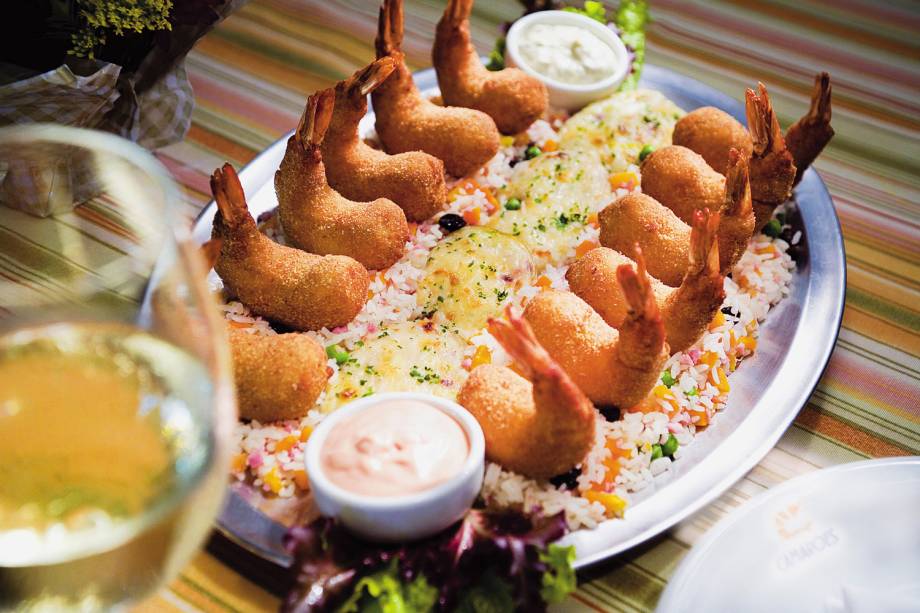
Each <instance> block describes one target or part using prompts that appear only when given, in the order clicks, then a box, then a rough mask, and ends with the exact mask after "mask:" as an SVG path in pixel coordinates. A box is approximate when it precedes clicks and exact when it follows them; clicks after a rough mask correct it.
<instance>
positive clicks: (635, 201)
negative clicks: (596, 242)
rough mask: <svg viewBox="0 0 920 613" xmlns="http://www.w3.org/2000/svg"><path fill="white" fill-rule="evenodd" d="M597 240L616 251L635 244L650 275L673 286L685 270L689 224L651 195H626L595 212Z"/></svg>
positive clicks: (625, 249) (624, 249) (680, 278)
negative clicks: (598, 232) (596, 217)
mask: <svg viewBox="0 0 920 613" xmlns="http://www.w3.org/2000/svg"><path fill="white" fill-rule="evenodd" d="M598 223H599V224H600V243H601V245H603V246H604V247H609V248H610V249H614V250H616V251H628V250H629V249H630V248H631V245H634V244H638V245H639V247H641V248H642V253H644V254H645V257H646V259H647V261H648V270H649V272H650V273H651V274H652V276H653V277H655V278H656V279H658V280H659V281H661V282H662V283H664V284H666V285H670V286H672V287H677V286H678V285H680V282H681V281H682V280H683V278H684V274H685V273H686V272H687V260H688V256H687V252H688V251H689V250H690V226H688V225H687V224H685V223H684V222H683V221H681V220H680V218H679V217H678V216H677V215H675V214H674V212H673V211H671V209H669V208H668V207H666V206H664V205H663V204H661V203H660V202H658V201H657V200H655V199H654V198H652V197H651V196H649V195H647V194H642V193H638V192H633V193H630V194H626V195H625V196H623V197H622V198H620V199H619V200H617V201H616V202H614V203H613V204H610V205H609V206H607V207H606V208H604V209H603V210H602V211H601V212H600V213H599V214H598Z"/></svg>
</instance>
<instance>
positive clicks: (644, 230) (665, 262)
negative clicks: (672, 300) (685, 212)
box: [598, 149, 754, 287]
mask: <svg viewBox="0 0 920 613" xmlns="http://www.w3.org/2000/svg"><path fill="white" fill-rule="evenodd" d="M721 216H722V221H721V223H720V224H719V233H718V240H719V268H720V270H721V271H722V274H728V273H729V272H730V271H731V269H732V268H733V267H734V266H735V264H737V263H738V260H739V259H740V258H741V256H742V255H743V254H744V251H745V249H747V245H748V242H749V241H750V240H751V236H752V234H753V232H754V210H753V208H752V204H751V187H750V181H749V177H748V163H747V156H745V155H743V154H742V153H739V152H738V150H737V149H732V150H731V154H730V156H729V165H728V176H727V177H726V180H725V191H724V194H723V204H722V206H721ZM598 222H599V224H600V243H601V245H603V246H604V247H609V248H611V249H614V250H616V251H619V252H621V253H625V252H628V251H630V250H631V249H632V246H633V245H634V244H638V245H639V247H640V248H641V249H642V253H643V254H645V261H646V263H647V265H648V271H649V273H650V274H651V275H652V276H653V277H655V278H656V279H658V280H659V281H661V282H662V283H664V284H665V285H670V286H671V287H677V286H679V285H680V284H681V282H682V281H683V279H684V276H685V275H686V273H687V267H688V264H689V250H690V242H691V235H692V228H691V226H689V225H687V224H685V223H684V222H683V221H681V220H680V218H678V217H677V215H675V214H674V213H673V212H672V211H671V210H670V209H669V208H667V207H666V206H664V205H663V204H661V203H660V202H658V201H657V200H655V199H654V198H652V197H650V196H648V195H646V194H641V193H632V194H627V195H625V196H623V197H622V198H620V199H619V200H617V201H616V202H614V203H613V204H611V205H609V206H608V207H606V208H605V209H603V210H602V211H601V212H600V214H599V215H598Z"/></svg>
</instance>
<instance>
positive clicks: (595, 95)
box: [505, 11, 629, 111]
mask: <svg viewBox="0 0 920 613" xmlns="http://www.w3.org/2000/svg"><path fill="white" fill-rule="evenodd" d="M535 24H548V25H567V26H577V27H579V28H584V29H586V30H587V31H589V32H591V33H592V34H594V35H595V36H597V37H598V38H599V39H600V40H601V42H603V43H604V44H606V45H607V46H608V47H610V49H611V50H612V51H613V54H614V56H615V57H616V66H615V67H614V71H613V74H612V75H610V76H609V77H607V78H605V79H603V80H601V81H597V82H596V83H587V84H582V85H573V84H571V83H563V82H561V81H557V80H555V79H553V78H551V77H548V76H546V75H544V74H542V73H539V72H537V71H536V70H534V69H533V68H532V67H530V66H529V65H528V64H527V61H526V60H524V59H523V58H522V57H521V53H520V44H521V35H522V34H523V33H524V32H525V31H526V30H527V28H530V27H531V26H533V25H535ZM505 63H506V65H508V66H516V67H517V68H520V69H521V70H523V71H524V72H526V73H527V74H529V75H531V76H534V77H536V78H538V79H540V80H541V81H543V83H544V84H545V85H546V89H547V91H548V92H549V103H550V106H553V107H556V108H561V109H565V110H568V111H577V110H578V109H580V108H582V107H583V106H585V105H586V104H589V103H591V102H594V101H595V100H600V99H601V98H605V97H607V96H609V95H611V94H612V93H614V92H615V91H616V90H617V87H619V86H620V83H622V82H623V79H625V78H626V75H627V74H628V73H629V52H628V51H627V50H626V45H624V44H623V41H621V40H620V37H619V36H617V35H616V33H615V32H614V31H613V30H611V29H610V28H608V27H607V26H605V25H604V24H602V23H600V22H598V21H595V20H593V19H591V18H590V17H585V16H584V15H579V14H578V13H570V12H568V11H539V12H536V13H531V14H530V15H525V16H524V17H521V18H520V19H518V20H517V21H515V22H514V25H512V26H511V29H510V30H508V35H507V37H506V39H505Z"/></svg>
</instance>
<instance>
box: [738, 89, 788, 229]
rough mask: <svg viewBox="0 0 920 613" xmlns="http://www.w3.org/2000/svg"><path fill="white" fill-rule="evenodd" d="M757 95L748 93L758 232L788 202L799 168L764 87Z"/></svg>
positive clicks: (752, 185) (748, 91)
mask: <svg viewBox="0 0 920 613" xmlns="http://www.w3.org/2000/svg"><path fill="white" fill-rule="evenodd" d="M757 87H758V90H759V92H758V93H755V92H754V90H752V89H748V90H747V92H745V100H746V106H745V111H746V112H747V121H748V129H749V130H750V131H751V138H752V140H753V143H754V152H753V154H752V155H751V197H752V198H753V200H754V216H755V217H756V219H757V222H756V226H755V228H756V229H757V230H760V228H762V227H764V225H766V223H767V222H768V221H770V217H772V216H773V209H775V208H776V207H778V206H779V205H781V204H782V203H784V202H786V201H787V200H789V198H790V197H791V196H792V184H793V182H794V181H795V175H796V168H795V162H794V161H793V159H792V153H790V152H789V150H788V149H787V148H786V139H785V137H783V130H782V128H780V127H779V120H778V119H777V118H776V113H774V112H773V104H772V103H771V102H770V96H769V95H768V94H767V88H766V87H764V84H763V83H758V84H757Z"/></svg>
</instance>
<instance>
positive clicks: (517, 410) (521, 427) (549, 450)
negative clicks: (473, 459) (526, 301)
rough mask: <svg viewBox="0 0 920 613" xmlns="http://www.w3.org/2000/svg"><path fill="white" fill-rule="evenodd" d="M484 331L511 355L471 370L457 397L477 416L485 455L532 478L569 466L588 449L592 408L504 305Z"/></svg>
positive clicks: (593, 424)
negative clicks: (510, 362)
mask: <svg viewBox="0 0 920 613" xmlns="http://www.w3.org/2000/svg"><path fill="white" fill-rule="evenodd" d="M507 316H508V320H509V322H510V323H505V322H504V321H499V320H496V319H492V320H490V322H489V331H490V332H491V333H492V334H493V335H494V336H495V338H496V339H497V340H498V342H499V343H501V345H502V347H504V348H505V350H506V351H507V352H508V353H509V354H510V355H511V357H512V358H514V361H515V364H516V365H517V367H518V369H519V371H520V372H521V373H522V374H523V375H524V376H523V377H522V376H521V375H519V374H517V373H516V372H514V371H513V370H511V369H510V368H506V367H504V366H496V365H493V364H483V365H481V366H478V367H476V368H475V369H474V370H473V372H471V373H470V376H469V378H468V379H467V380H466V383H464V385H463V387H462V388H461V389H460V394H459V395H458V396H457V401H458V402H459V403H460V404H461V405H463V406H464V407H466V409H467V410H468V411H469V412H470V413H472V414H473V416H474V417H476V420H477V421H478V422H479V424H480V426H482V431H483V434H484V435H485V439H486V457H487V458H488V459H489V460H492V461H494V462H498V463H499V464H501V465H502V466H504V467H505V468H507V469H510V470H513V471H515V472H517V473H520V474H522V475H526V476H528V477H532V478H534V479H548V478H549V477H553V476H555V475H559V474H562V473H565V472H568V471H569V470H571V469H572V468H574V467H575V466H576V465H578V464H579V463H580V462H581V461H582V460H584V458H585V456H586V455H587V454H588V452H589V451H590V450H591V445H592V444H593V443H594V429H595V427H596V423H597V417H596V416H597V411H595V409H594V405H592V404H591V401H590V400H588V398H587V397H586V396H585V395H584V393H582V391H581V390H580V389H578V386H577V385H575V383H574V382H573V381H572V379H571V378H570V377H569V376H568V375H567V374H566V373H565V371H564V370H563V369H562V368H561V367H560V366H559V364H557V363H556V362H555V361H553V359H552V358H551V357H550V356H549V354H548V353H547V352H546V350H545V349H543V347H541V346H540V343H539V342H537V339H536V337H535V336H534V332H533V330H532V329H531V327H530V326H529V325H528V324H527V322H526V321H524V319H523V318H521V317H520V316H515V315H513V314H512V312H511V309H510V308H509V309H508V310H507Z"/></svg>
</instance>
